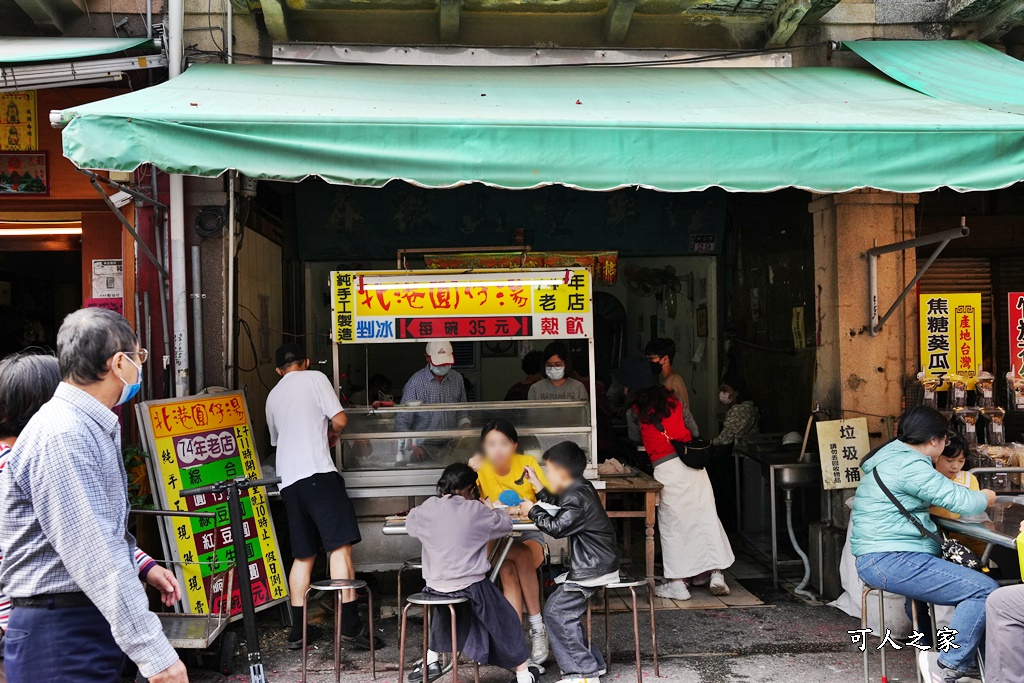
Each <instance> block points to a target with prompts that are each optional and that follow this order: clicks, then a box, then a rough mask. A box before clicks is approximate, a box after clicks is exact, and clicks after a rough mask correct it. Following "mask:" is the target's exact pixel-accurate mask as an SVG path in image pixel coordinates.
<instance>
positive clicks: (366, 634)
mask: <svg viewBox="0 0 1024 683" xmlns="http://www.w3.org/2000/svg"><path fill="white" fill-rule="evenodd" d="M341 643H342V645H351V646H352V647H355V648H358V649H360V650H369V649H370V629H369V628H368V627H367V626H366V624H363V627H362V628H361V629H359V633H357V634H355V635H354V636H345V635H343V636H341ZM385 646H386V643H385V642H384V640H383V639H382V638H381V637H380V636H374V638H373V649H374V650H380V649H382V648H384V647H385Z"/></svg>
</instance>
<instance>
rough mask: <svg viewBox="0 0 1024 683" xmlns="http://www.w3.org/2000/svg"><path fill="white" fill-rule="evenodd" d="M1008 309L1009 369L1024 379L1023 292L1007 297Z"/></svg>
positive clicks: (1011, 293)
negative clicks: (1023, 369) (1023, 370)
mask: <svg viewBox="0 0 1024 683" xmlns="http://www.w3.org/2000/svg"><path fill="white" fill-rule="evenodd" d="M1007 298H1008V303H1009V309H1010V318H1009V319H1010V324H1009V326H1008V329H1009V332H1010V369H1011V370H1012V371H1013V374H1014V375H1015V376H1017V377H1024V372H1022V368H1024V292H1010V293H1009V294H1008V295H1007Z"/></svg>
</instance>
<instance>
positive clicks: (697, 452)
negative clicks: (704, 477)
mask: <svg viewBox="0 0 1024 683" xmlns="http://www.w3.org/2000/svg"><path fill="white" fill-rule="evenodd" d="M651 424H653V425H654V427H655V429H657V430H658V431H659V432H661V433H662V434H663V435H664V437H665V438H666V439H668V442H669V443H670V444H672V447H673V448H674V449H676V455H678V456H679V459H680V460H682V461H683V464H684V465H686V466H687V467H689V468H690V469H692V470H702V469H704V468H705V467H707V466H708V465H710V464H711V442H710V441H708V440H707V439H699V438H697V439H690V440H689V441H677V440H676V439H673V438H672V437H670V436H669V435H668V433H667V432H666V431H665V428H664V427H663V426H662V424H661V420H658V421H657V422H652V423H651Z"/></svg>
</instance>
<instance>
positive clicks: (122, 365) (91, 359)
mask: <svg viewBox="0 0 1024 683" xmlns="http://www.w3.org/2000/svg"><path fill="white" fill-rule="evenodd" d="M57 352H58V360H59V363H60V371H61V376H62V378H63V381H62V382H61V383H60V385H59V386H58V387H57V391H56V393H55V394H54V396H53V399H51V400H50V401H49V402H48V403H47V404H46V405H44V406H43V407H42V408H41V409H40V410H39V412H37V413H36V415H35V417H33V418H32V419H31V420H30V421H29V423H28V425H26V427H25V429H24V430H23V431H22V433H21V436H20V437H19V438H18V441H17V442H16V443H15V445H14V448H13V449H12V450H11V452H10V457H9V458H8V460H7V465H6V467H5V471H4V475H3V476H2V477H0V510H3V515H0V539H2V540H0V542H2V544H3V550H4V551H5V554H4V559H3V564H2V565H0V587H2V589H3V591H4V592H5V593H7V595H9V596H10V597H11V602H12V603H13V606H14V609H13V611H12V613H11V617H10V621H9V623H8V626H7V633H6V638H5V642H4V658H5V660H6V667H7V677H8V679H9V680H10V682H11V683H57V681H62V682H63V681H74V682H75V683H115V682H116V681H118V680H119V678H120V668H121V662H122V660H123V656H124V654H127V655H128V656H129V657H131V658H132V660H133V661H135V663H136V664H137V665H138V666H139V671H140V673H141V674H142V675H143V676H146V677H147V678H149V680H150V681H151V683H187V681H188V674H187V673H186V671H185V665H184V664H183V663H182V662H181V660H180V659H179V658H178V655H177V653H176V652H175V651H174V648H172V647H171V644H170V643H169V642H168V641H167V638H166V637H165V636H164V634H163V631H162V629H161V627H160V621H159V620H158V619H157V617H156V615H155V614H153V613H152V612H150V611H149V602H148V600H147V599H146V593H145V590H144V588H143V586H142V583H141V582H140V581H139V573H138V569H137V567H136V564H135V560H134V556H135V552H136V547H135V539H134V538H132V536H131V534H129V533H128V530H127V528H126V527H127V521H128V494H127V478H126V475H125V470H124V462H123V460H122V458H121V427H120V424H119V421H118V417H117V415H115V414H114V412H113V411H112V409H113V408H114V407H115V406H118V405H121V404H123V403H125V402H126V401H128V400H130V399H131V398H133V397H134V396H135V395H136V394H137V393H138V391H139V386H140V384H141V379H142V364H143V363H144V362H145V361H146V357H147V355H148V354H147V352H146V351H145V349H140V348H139V343H138V340H137V338H136V336H135V333H134V332H132V330H131V327H129V325H128V321H126V320H125V319H124V318H122V317H121V316H120V315H117V314H116V313H113V312H111V311H107V310H104V309H99V308H90V309H83V310H80V311H76V312H75V313H72V314H71V315H69V316H68V317H67V318H66V319H65V320H64V324H63V325H62V326H61V328H60V331H59V332H58V334H57ZM151 579H152V580H151ZM147 581H148V582H149V583H151V584H154V585H156V587H157V588H158V589H159V590H160V591H161V592H162V593H163V594H164V595H165V597H173V598H177V597H178V596H179V595H180V589H179V587H178V585H177V581H175V580H174V578H173V575H170V574H169V572H166V571H159V572H155V573H154V572H152V571H151V572H150V573H149V574H148V575H147Z"/></svg>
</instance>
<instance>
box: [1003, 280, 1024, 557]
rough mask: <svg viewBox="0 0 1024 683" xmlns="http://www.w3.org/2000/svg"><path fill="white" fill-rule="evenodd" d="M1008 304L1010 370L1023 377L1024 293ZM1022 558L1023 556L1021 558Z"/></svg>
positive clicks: (1012, 295)
mask: <svg viewBox="0 0 1024 683" xmlns="http://www.w3.org/2000/svg"><path fill="white" fill-rule="evenodd" d="M1007 301H1008V304H1009V312H1010V316H1009V321H1010V324H1009V325H1007V329H1008V330H1009V333H1010V370H1011V371H1012V372H1013V375H1014V377H1024V292H1010V293H1009V294H1008V295H1007ZM1022 557H1024V556H1022Z"/></svg>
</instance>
